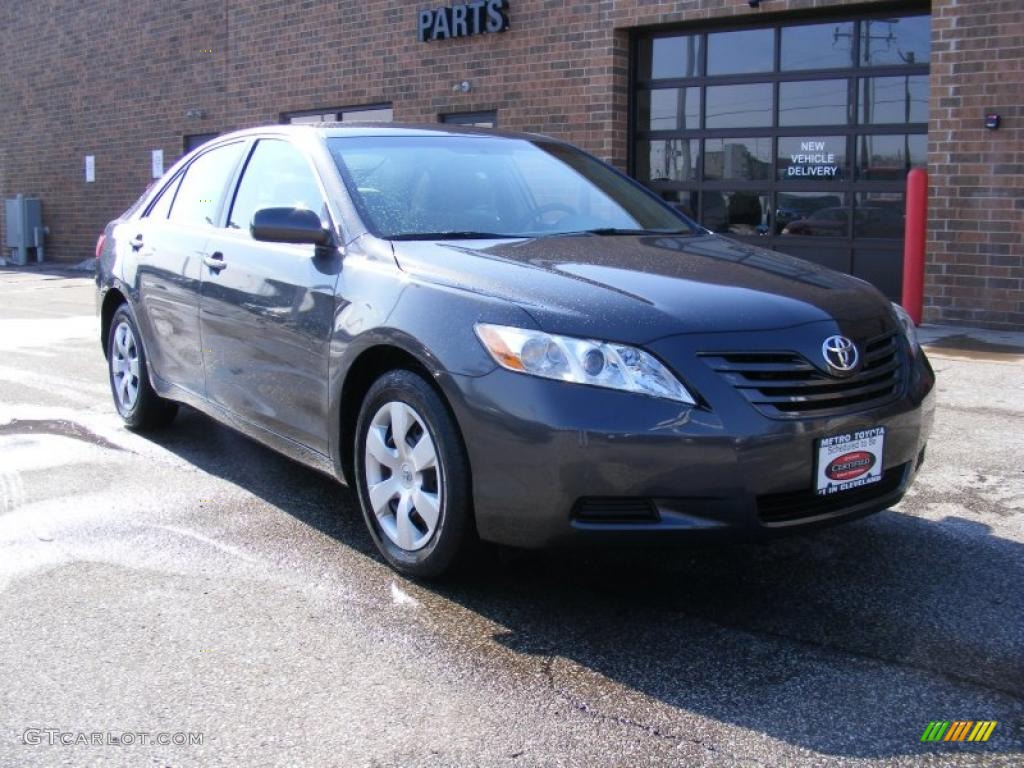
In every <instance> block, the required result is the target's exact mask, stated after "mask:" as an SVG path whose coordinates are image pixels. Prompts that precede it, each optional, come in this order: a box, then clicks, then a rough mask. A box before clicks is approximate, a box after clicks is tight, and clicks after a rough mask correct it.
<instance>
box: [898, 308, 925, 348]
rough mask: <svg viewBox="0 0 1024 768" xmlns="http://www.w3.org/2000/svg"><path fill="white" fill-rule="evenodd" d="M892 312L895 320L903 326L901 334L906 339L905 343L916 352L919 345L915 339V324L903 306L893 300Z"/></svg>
mask: <svg viewBox="0 0 1024 768" xmlns="http://www.w3.org/2000/svg"><path fill="white" fill-rule="evenodd" d="M892 311H893V314H894V315H896V320H897V322H899V324H900V326H901V327H902V328H903V335H904V337H906V339H907V343H908V344H909V345H910V351H911V352H913V353H914V354H917V350H918V349H919V347H920V345H919V344H918V341H917V326H915V325H914V321H913V319H912V318H911V317H910V315H909V314H908V313H907V310H905V309H904V308H903V307H901V306H900V305H899V304H897V303H896V302H895V301H894V302H893V303H892Z"/></svg>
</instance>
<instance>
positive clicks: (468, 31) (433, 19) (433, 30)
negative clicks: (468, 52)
mask: <svg viewBox="0 0 1024 768" xmlns="http://www.w3.org/2000/svg"><path fill="white" fill-rule="evenodd" d="M416 28H417V33H418V34H419V39H420V42H421V43H426V42H429V41H431V40H447V39H449V38H452V37H469V36H470V35H480V34H483V33H485V32H486V33H497V32H504V31H505V30H506V29H508V0H471V2H468V3H461V4H459V5H453V6H452V7H450V8H434V9H428V10H425V11H420V12H419V20H418V22H417V25H416Z"/></svg>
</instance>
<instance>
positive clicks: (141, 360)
mask: <svg viewBox="0 0 1024 768" xmlns="http://www.w3.org/2000/svg"><path fill="white" fill-rule="evenodd" d="M107 361H108V368H109V371H110V391H111V392H112V393H113V395H114V405H115V406H116V407H117V412H118V414H119V415H120V416H121V419H122V421H124V423H125V426H127V427H129V428H130V429H139V430H143V429H158V428H159V427H164V426H167V425H168V424H170V423H171V422H172V421H173V420H174V417H175V415H176V414H177V413H178V405H177V403H172V402H171V401H169V400H165V399H163V398H162V397H160V396H159V395H157V393H156V392H155V391H154V390H153V387H152V385H151V384H150V383H149V376H148V375H147V371H146V350H145V347H144V346H143V344H142V334H140V333H139V328H138V326H137V325H136V323H135V318H134V317H133V316H132V312H131V309H130V308H129V306H128V305H127V304H122V305H121V306H120V307H118V308H117V310H116V311H115V312H114V317H113V319H112V320H111V322H110V333H109V335H108V337H107Z"/></svg>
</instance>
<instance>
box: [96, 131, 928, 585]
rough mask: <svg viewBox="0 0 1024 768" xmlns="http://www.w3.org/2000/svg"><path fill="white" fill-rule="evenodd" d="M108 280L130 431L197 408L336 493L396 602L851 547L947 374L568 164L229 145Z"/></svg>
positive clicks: (321, 141)
mask: <svg viewBox="0 0 1024 768" xmlns="http://www.w3.org/2000/svg"><path fill="white" fill-rule="evenodd" d="M96 253H97V257H98V269H97V285H98V305H97V306H98V310H99V313H100V317H101V334H102V336H101V342H102V345H103V350H104V353H105V355H106V359H107V363H108V370H109V376H110V386H111V391H112V393H113V399H114V405H115V407H116V408H117V412H118V413H119V415H120V417H121V419H123V421H124V423H125V424H126V425H127V426H128V427H129V428H133V429H154V428H157V427H163V426H166V425H167V424H169V423H170V422H171V421H172V419H173V418H174V415H175V413H176V410H177V408H178V405H179V404H187V405H188V406H191V407H193V408H196V409H198V410H199V411H202V412H203V413H206V414H208V415H209V416H211V417H213V418H214V419H217V420H219V421H221V422H223V423H225V424H227V425H230V426H231V427H233V428H234V429H237V430H239V431H241V432H243V433H244V434H246V435H248V436H250V437H251V438H254V439H256V440H259V441H261V442H262V443H265V444H266V445H269V446H271V447H273V448H274V449H276V450H278V451H280V452H282V453H284V454H286V455H287V456H289V457H291V458H293V459H295V460H298V461H300V462H302V463H304V464H307V465H309V466H311V467H315V468H317V469H319V470H321V471H323V472H326V473H327V474H329V475H331V476H332V477H335V478H337V479H338V480H339V481H342V482H345V483H347V484H348V485H350V486H351V487H353V489H354V490H355V492H356V495H357V496H358V499H359V503H360V505H361V507H362V514H363V516H364V517H365V520H366V524H367V526H368V528H369V531H370V535H371V536H372V538H373V541H374V542H375V544H376V545H377V547H378V548H379V550H380V552H381V554H382V555H383V557H384V558H385V559H386V560H387V562H388V563H390V564H391V565H392V566H393V567H394V568H396V569H397V570H399V571H401V572H403V573H406V574H409V575H412V576H420V577H430V576H436V575H439V574H441V573H443V572H445V571H447V570H448V569H450V568H451V567H452V566H453V565H455V564H456V563H457V562H458V561H459V560H460V559H462V558H463V557H464V556H465V554H466V553H467V552H468V551H470V550H471V549H472V548H473V546H474V545H475V544H476V543H477V542H478V541H481V540H482V541H488V542H496V543H500V544H505V545H511V546H517V547H542V546H553V545H563V544H571V543H584V542H604V543H622V544H626V543H628V544H634V543H640V542H643V543H651V544H657V543H663V542H665V543H667V542H681V541H704V540H710V539H712V538H722V537H733V538H744V537H747V538H749V537H765V536H772V535H776V534H781V533H786V532H795V531H802V530H808V529H813V528H816V527H820V526H823V525H828V524H834V523H839V522H845V521H850V520H854V519H856V518H859V517H863V516H865V515H867V514H870V513H872V512H877V511H879V510H881V509H884V508H886V507H889V506H891V505H892V504H895V503H896V502H897V501H899V499H900V498H901V497H902V496H903V494H904V493H905V491H906V490H907V488H908V486H909V485H910V483H911V482H912V480H913V478H914V475H915V473H916V471H917V470H918V468H919V467H920V465H921V462H922V461H923V459H924V454H925V445H926V442H927V439H928V434H929V431H930V427H931V421H932V415H933V411H934V395H933V393H932V390H933V387H934V375H933V373H932V370H931V368H930V366H929V363H928V360H927V359H926V357H925V354H924V352H923V351H922V349H921V347H920V345H919V344H918V342H917V339H916V337H915V330H914V324H913V322H912V321H911V320H910V318H909V317H908V316H907V314H906V313H905V312H904V311H903V310H902V309H901V308H900V307H899V306H897V305H894V304H892V303H890V302H889V301H888V300H887V299H886V298H885V297H884V296H883V295H882V294H881V293H880V292H879V291H878V290H876V289H875V288H874V287H872V286H871V285H869V284H867V283H865V282H863V281H861V280H858V279H856V278H854V277H851V276H848V275H843V274H839V273H837V272H833V271H830V270H828V269H825V268H823V267H819V266H816V265H814V264H811V263H808V262H806V261H802V260H799V259H796V258H792V257H790V256H786V255H783V254H779V253H775V252H771V251H766V250H762V249H759V248H755V247H751V246H749V245H746V244H742V243H739V242H736V241H732V240H729V239H726V238H724V237H721V236H718V235H715V234H712V233H710V232H708V231H707V230H705V229H704V228H702V227H700V226H698V225H696V224H695V223H693V222H692V221H690V220H689V219H687V218H686V217H684V216H683V215H682V214H681V213H679V212H678V211H676V210H675V209H674V208H672V207H671V206H669V205H667V204H665V203H664V202H662V200H661V199H660V198H659V197H658V196H657V195H655V194H653V193H652V192H650V191H649V190H647V189H645V188H644V187H643V186H641V185H640V184H638V183H636V182H634V181H633V180H631V179H629V178H628V177H627V176H625V175H623V174H621V173H619V172H618V171H617V170H615V169H614V168H612V167H611V166H609V165H606V164H605V163H603V162H601V161H600V160H598V159H596V158H594V157H592V156H590V155H588V154H586V153H585V152H583V151H581V150H579V149H577V148H575V147H573V146H571V145H569V144H567V143H564V142H562V141H558V140H555V139H550V138H544V137H540V136H534V135H518V134H501V133H493V132H486V131H474V130H470V129H465V130H449V129H447V128H441V127H438V126H433V127H414V126H406V127H403V126H393V125H389V126H369V125H365V126H340V125H337V126H332V125H323V126H273V127H268V128H261V129H253V130H247V131H242V132H237V133H233V134H229V135H225V136H222V137H219V138H218V139H216V140H214V141H212V142H210V143H209V144H206V145H204V146H203V147H201V148H200V149H198V150H196V151H194V152H193V153H191V154H189V155H187V156H185V157H184V158H182V159H181V160H180V161H179V162H178V163H177V164H176V165H175V166H174V167H173V168H171V169H170V170H169V171H168V172H167V174H166V175H165V176H164V177H163V178H162V179H161V180H160V181H159V182H158V183H157V184H155V185H154V186H153V187H152V188H151V190H149V191H148V192H147V193H146V194H145V195H143V197H142V198H141V199H140V200H139V201H138V202H137V203H136V204H135V205H134V206H133V207H132V208H131V209H129V210H128V211H127V212H126V213H125V214H123V215H122V216H121V217H119V218H118V219H116V220H115V221H112V222H111V223H110V224H109V225H108V226H107V227H106V229H105V231H104V233H103V235H102V236H101V237H100V238H99V241H98V242H97V250H96Z"/></svg>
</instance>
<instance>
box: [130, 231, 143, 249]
mask: <svg viewBox="0 0 1024 768" xmlns="http://www.w3.org/2000/svg"><path fill="white" fill-rule="evenodd" d="M128 245H130V246H131V247H132V250H133V251H137V250H139V249H140V248H142V245H143V240H142V235H141V234H139V235H136V236H135V237H133V238H132V239H131V240H130V241H129V243H128Z"/></svg>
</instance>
